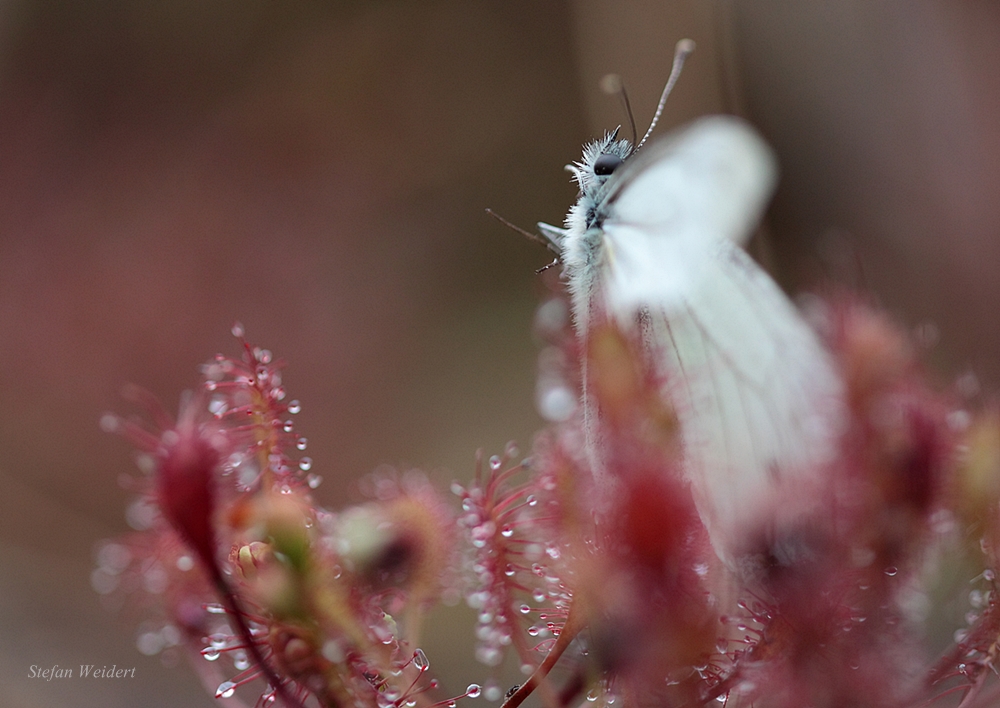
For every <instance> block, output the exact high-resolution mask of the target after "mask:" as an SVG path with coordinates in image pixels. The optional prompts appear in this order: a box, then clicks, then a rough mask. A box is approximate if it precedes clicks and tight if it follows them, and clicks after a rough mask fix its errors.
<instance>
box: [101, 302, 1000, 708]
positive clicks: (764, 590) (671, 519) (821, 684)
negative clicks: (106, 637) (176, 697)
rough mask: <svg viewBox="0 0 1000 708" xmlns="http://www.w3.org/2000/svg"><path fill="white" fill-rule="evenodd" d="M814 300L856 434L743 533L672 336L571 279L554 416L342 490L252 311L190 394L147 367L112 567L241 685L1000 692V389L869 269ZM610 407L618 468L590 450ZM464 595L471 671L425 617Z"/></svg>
mask: <svg viewBox="0 0 1000 708" xmlns="http://www.w3.org/2000/svg"><path fill="white" fill-rule="evenodd" d="M810 310H811V313H812V316H811V322H812V324H813V325H814V326H815V328H816V329H817V331H818V333H819V335H820V337H821V338H822V340H823V343H824V346H825V348H826V350H827V352H828V353H829V356H830V357H831V360H832V361H833V362H834V368H835V370H836V372H837V375H838V376H839V377H840V378H841V381H842V384H843V391H844V397H845V400H844V402H843V408H844V410H845V412H844V414H843V416H842V419H840V422H839V423H838V428H837V430H836V431H832V433H833V434H834V435H835V439H836V441H837V443H836V449H835V453H834V454H833V455H832V456H831V457H830V459H828V460H825V461H824V462H823V463H822V466H823V469H822V470H820V472H821V474H815V475H806V476H804V477H803V479H805V480H809V481H808V482H807V483H806V482H804V483H803V484H801V485H798V486H792V487H789V486H787V485H785V486H783V487H780V491H779V487H777V486H776V487H775V490H776V491H775V493H774V495H773V498H769V499H765V500H764V502H763V503H762V504H761V505H760V508H759V509H758V510H757V511H758V513H757V514H756V516H754V517H752V518H756V519H758V520H757V521H751V522H747V523H746V525H745V528H742V529H740V532H739V537H738V538H730V539H725V545H726V551H725V552H720V551H719V549H718V548H717V546H718V542H717V539H712V538H710V536H709V533H708V531H707V530H706V526H705V524H704V522H703V520H702V517H701V515H700V513H699V507H698V504H697V503H696V500H695V498H694V497H693V495H692V492H691V488H692V485H691V484H690V483H689V480H688V477H687V475H689V474H690V473H689V472H685V471H684V459H685V446H684V444H683V442H682V438H681V437H680V433H681V428H682V420H683V411H678V410H676V408H675V406H674V405H673V404H672V402H671V400H670V398H669V396H665V395H664V394H663V392H664V391H665V390H669V388H665V385H666V384H668V383H670V382H665V381H664V380H663V373H662V372H661V371H659V370H658V369H657V367H656V366H654V365H653V364H652V363H651V361H650V358H649V357H648V356H647V351H648V347H647V346H646V345H645V344H644V342H643V341H642V340H641V338H639V337H638V336H636V335H634V334H633V333H631V332H630V331H627V330H625V329H623V328H622V327H620V326H619V325H617V324H615V323H614V322H610V321H609V322H594V323H592V324H591V328H590V331H589V334H588V337H587V340H586V343H585V344H583V343H581V340H580V339H579V338H578V337H577V336H576V334H575V333H574V331H573V328H572V326H571V323H570V317H569V315H568V308H567V304H566V301H565V299H564V298H563V297H559V296H557V297H553V298H552V299H551V300H549V301H547V302H545V303H544V304H543V305H542V306H541V307H540V309H539V317H538V320H537V322H538V324H537V330H538V333H539V335H540V336H541V338H542V339H543V340H544V342H545V345H544V348H543V350H542V352H541V357H540V358H541V366H540V374H539V398H540V400H541V401H542V402H543V404H542V407H543V409H545V410H546V411H547V412H548V414H549V416H550V418H552V419H553V422H552V423H551V424H550V425H549V426H548V427H547V428H546V429H544V430H542V431H540V432H539V433H538V435H537V437H536V439H535V440H534V441H533V444H532V446H531V449H530V450H527V451H526V452H525V453H521V452H519V451H518V449H517V447H516V446H515V445H514V444H511V445H509V446H508V448H507V449H506V450H504V451H502V452H500V454H497V455H494V456H487V455H484V454H479V455H477V456H476V457H475V459H474V463H472V462H471V459H472V458H471V455H470V469H469V472H468V474H467V475H466V478H464V479H460V480H458V481H455V482H453V483H452V484H451V485H450V488H444V489H440V488H438V487H437V486H436V485H434V484H432V483H431V481H429V479H428V477H427V476H425V475H424V474H423V473H421V472H420V471H417V470H391V469H379V470H377V471H375V472H374V473H372V474H371V475H370V476H368V477H367V478H365V479H363V480H362V481H361V483H360V485H359V487H360V489H361V491H362V492H363V493H364V495H365V496H366V498H367V501H365V502H364V503H361V504H356V505H345V506H343V507H339V508H324V507H322V506H320V505H319V504H317V502H316V501H315V499H314V497H313V494H312V493H313V490H314V489H315V488H316V486H317V485H318V484H319V481H320V477H319V476H318V474H317V471H318V470H322V469H323V468H324V466H325V465H324V462H323V461H321V460H312V459H310V458H309V457H306V456H305V455H304V451H305V450H306V448H307V441H306V439H305V438H304V437H303V436H302V435H301V434H300V432H299V431H298V430H297V428H296V426H295V424H294V422H293V421H294V417H295V414H296V413H297V412H298V411H299V409H300V405H301V404H300V403H299V400H298V399H297V398H294V397H292V396H291V394H290V393H289V392H287V391H286V390H285V388H284V385H283V384H282V367H283V362H282V361H280V360H278V359H275V358H274V357H273V356H272V354H271V353H270V352H269V351H268V350H266V349H262V348H260V347H257V346H254V345H252V344H250V343H249V342H247V341H246V339H245V335H244V331H243V328H242V327H241V326H239V325H237V326H235V327H234V329H233V334H234V335H235V337H236V341H237V342H238V355H236V356H225V355H221V354H220V355H217V356H216V357H215V358H213V359H211V360H210V361H208V362H207V363H206V364H204V365H203V366H202V367H201V383H200V386H199V387H198V388H197V390H195V391H194V392H193V393H190V394H189V395H187V396H186V397H185V398H184V399H183V402H182V405H181V408H180V410H179V411H178V413H177V415H176V417H173V416H171V415H168V414H167V413H166V412H164V410H163V409H162V408H161V406H160V404H159V403H157V402H156V401H155V400H152V399H151V397H150V396H148V395H147V394H145V393H143V392H142V391H141V390H140V389H131V390H130V391H129V394H128V395H129V398H131V399H133V401H135V402H136V403H137V404H138V405H139V407H140V408H141V409H143V411H144V413H143V415H141V416H139V417H136V418H125V417H121V416H117V415H108V416H107V417H106V418H105V419H104V421H103V423H104V427H105V428H106V429H108V430H111V431H116V432H118V433H121V434H122V435H124V437H125V438H127V439H128V440H129V441H130V442H131V443H132V444H133V445H134V446H135V448H136V450H137V452H138V454H137V459H138V462H139V465H138V466H139V470H140V473H139V474H138V475H136V477H135V478H134V480H135V485H136V489H137V490H138V492H139V496H138V497H137V499H136V500H135V502H134V503H133V504H132V506H130V508H129V510H128V517H129V520H130V523H131V525H132V526H133V527H134V528H136V529H137V530H136V532H135V533H134V534H133V535H131V536H129V537H126V538H122V539H119V540H115V541H108V542H105V543H104V544H102V545H101V546H100V547H99V549H98V551H97V562H98V567H97V569H96V570H95V572H94V585H95V587H96V588H97V589H98V591H99V592H101V593H103V594H105V595H108V596H112V597H121V598H123V599H124V600H125V602H126V603H127V604H130V605H132V606H133V607H134V608H136V609H137V611H139V612H141V613H143V615H144V621H143V624H142V626H141V628H140V631H139V634H138V645H139V649H140V650H141V651H143V652H144V653H147V654H155V653H157V652H160V651H164V652H166V651H172V652H175V653H176V652H178V651H181V650H190V652H189V653H190V654H191V656H192V657H193V661H194V664H195V666H196V668H197V669H198V670H199V672H200V673H201V674H202V675H203V676H205V677H209V679H208V680H209V681H210V682H211V685H213V686H216V687H217V688H216V694H215V695H216V696H217V697H218V698H219V699H221V700H222V701H223V704H226V703H227V702H228V703H233V702H240V701H242V702H243V703H242V704H251V703H252V704H255V705H256V706H271V705H275V706H283V707H286V708H301V707H305V706H309V707H310V708H312V707H316V706H322V707H324V708H330V707H341V708H348V707H351V708H354V707H358V708H369V707H370V708H418V707H419V708H438V707H442V708H443V707H445V706H447V707H448V708H452V707H454V706H456V704H459V703H467V702H474V701H478V702H480V703H483V702H487V703H490V704H494V705H500V704H502V705H505V706H506V707H507V708H516V706H518V705H520V704H521V703H522V702H524V701H525V700H529V702H530V704H532V705H541V706H546V707H547V708H562V707H566V706H574V707H575V706H581V707H585V706H594V707H595V708H605V707H609V706H626V707H627V706H705V705H713V706H714V705H728V706H760V707H765V706H766V707H774V708H806V707H807V706H812V707H815V708H827V707H829V708H833V707H842V706H900V707H903V706H912V707H917V706H949V705H950V706H954V705H960V706H963V707H965V706H991V705H996V704H997V701H1000V680H998V679H997V678H996V677H995V676H994V674H996V673H997V657H998V654H1000V607H998V594H997V572H998V570H1000V567H998V566H1000V550H998V549H1000V506H998V505H1000V411H998V409H997V408H995V407H991V406H989V405H979V406H978V408H974V407H973V405H972V402H971V399H970V398H969V397H963V396H962V395H961V394H960V390H961V387H952V388H949V389H948V390H940V389H936V388H935V387H934V386H932V385H931V384H930V383H929V379H928V376H927V375H926V373H925V371H924V370H923V368H922V366H921V364H920V363H919V361H918V354H919V347H918V346H917V345H916V344H915V343H914V342H913V341H912V340H911V338H910V337H909V336H908V334H907V333H906V331H905V330H903V329H902V328H900V327H899V326H897V325H895V324H894V323H893V322H892V321H891V320H890V319H889V318H888V317H887V316H886V315H885V314H883V313H881V312H880V311H879V310H877V309H876V308H874V307H872V306H870V305H869V304H866V303H864V302H862V301H861V300H859V299H858V298H856V297H848V296H845V295H836V296H831V297H829V298H826V299H824V300H822V301H817V302H814V303H813V304H812V306H811V308H810ZM585 377H586V379H587V381H588V385H587V390H588V393H587V395H589V396H593V397H594V401H595V404H596V406H597V407H598V409H599V410H600V411H601V415H600V419H599V422H597V423H595V422H594V421H592V420H591V421H585V420H584V414H583V412H582V407H581V406H579V405H577V404H576V402H577V401H578V400H579V396H580V395H581V394H580V391H581V385H582V384H581V382H582V381H583V379H584V378H585ZM302 395H303V398H305V397H306V395H307V392H303V394H302ZM594 425H598V426H599V427H600V431H599V436H600V441H601V446H602V450H603V455H602V456H603V464H604V466H605V470H604V473H605V474H607V475H611V476H612V477H613V478H614V480H615V484H614V485H613V486H612V487H601V488H598V486H596V485H595V481H594V473H593V470H592V469H590V464H591V463H590V462H588V456H587V455H586V454H585V453H584V448H585V438H586V437H587V436H588V435H593V430H590V429H588V427H589V428H592V427H593V426H594ZM789 510H798V511H800V512H802V513H790V512H789ZM748 518H750V517H748ZM780 519H785V521H778V520H780ZM734 549H736V550H734ZM955 568H960V569H963V570H962V572H964V575H962V576H961V577H959V578H958V580H954V581H952V582H950V583H949V582H948V581H946V580H945V578H948V577H949V575H954V572H955ZM458 601H464V602H465V603H467V604H468V605H469V606H470V607H472V608H474V610H475V612H476V614H477V623H476V624H475V626H474V627H473V628H472V631H473V632H474V635H475V643H476V650H475V651H476V658H477V659H478V661H479V663H480V664H481V665H482V670H481V672H480V674H479V675H477V676H470V677H469V679H468V680H469V685H468V688H467V689H465V690H464V691H462V692H455V691H452V692H450V693H449V692H447V691H444V690H443V689H442V687H441V686H440V685H439V682H438V680H437V679H435V678H434V676H435V669H436V668H438V667H437V665H436V664H435V659H434V657H433V656H429V655H428V653H427V652H425V650H424V649H423V648H422V646H421V627H422V624H423V621H424V618H425V617H426V616H427V613H428V611H429V610H430V609H431V608H433V607H434V606H435V605H436V604H437V603H442V602H443V603H451V604H454V603H455V602H458ZM941 626H947V627H948V630H947V636H945V637H944V638H943V639H941V638H940V636H941V632H940V627H941ZM932 630H934V631H932ZM504 662H508V663H509V662H515V665H517V666H520V668H521V671H522V672H523V678H522V679H521V680H520V683H519V684H516V685H511V684H510V683H507V684H502V683H500V680H501V679H500V673H499V670H500V669H499V667H500V666H501V664H502V663H504ZM212 677H214V678H212ZM463 683H464V682H463Z"/></svg>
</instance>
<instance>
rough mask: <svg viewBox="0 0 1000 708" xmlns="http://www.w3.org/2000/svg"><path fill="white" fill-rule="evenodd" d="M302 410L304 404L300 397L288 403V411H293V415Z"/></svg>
mask: <svg viewBox="0 0 1000 708" xmlns="http://www.w3.org/2000/svg"><path fill="white" fill-rule="evenodd" d="M301 410H302V404H301V403H300V402H299V400H298V399H295V400H294V401H292V402H290V403H289V404H288V412H289V413H291V414H292V415H296V414H298V413H299V412H300V411H301Z"/></svg>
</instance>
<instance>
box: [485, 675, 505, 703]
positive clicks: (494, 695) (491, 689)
mask: <svg viewBox="0 0 1000 708" xmlns="http://www.w3.org/2000/svg"><path fill="white" fill-rule="evenodd" d="M483 697H484V698H486V700H488V701H490V702H495V701H499V700H500V698H501V697H503V691H501V690H500V686H498V685H497V683H496V681H493V680H492V679H490V681H489V683H487V684H486V688H485V689H483Z"/></svg>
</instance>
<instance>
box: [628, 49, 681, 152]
mask: <svg viewBox="0 0 1000 708" xmlns="http://www.w3.org/2000/svg"><path fill="white" fill-rule="evenodd" d="M694 47H695V44H694V40H693V39H682V40H681V41H679V42H678V43H677V47H676V48H675V49H674V65H673V66H672V67H670V76H669V77H668V78H667V85H666V86H664V87H663V93H661V94H660V102H659V103H658V104H657V105H656V113H654V114H653V120H652V121H651V122H650V124H649V130H647V131H646V134H645V135H643V136H642V140H640V141H639V144H638V145H636V146H635V149H636V150H638V149H639V148H641V147H642V145H643V143H645V142H646V139H647V138H648V137H649V135H650V133H652V132H653V128H655V127H656V123H657V122H658V121H659V120H660V115H661V114H662V113H663V106H665V105H666V103H667V97H668V96H669V95H670V92H671V91H673V89H674V84H676V83H677V79H679V78H680V76H681V69H683V68H684V61H685V60H686V59H687V58H688V55H689V54H691V52H693V51H694Z"/></svg>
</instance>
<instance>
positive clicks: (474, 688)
mask: <svg viewBox="0 0 1000 708" xmlns="http://www.w3.org/2000/svg"><path fill="white" fill-rule="evenodd" d="M482 692H483V689H482V686H480V685H479V684H478V683H470V684H469V687H468V688H466V689H465V695H467V696H468V697H469V698H479V694H481V693H482Z"/></svg>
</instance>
